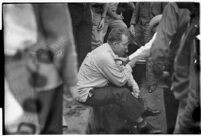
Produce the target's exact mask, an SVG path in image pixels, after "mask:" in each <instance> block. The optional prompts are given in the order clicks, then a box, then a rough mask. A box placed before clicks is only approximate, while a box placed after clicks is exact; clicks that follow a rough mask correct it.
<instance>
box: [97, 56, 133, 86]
mask: <svg viewBox="0 0 201 136" xmlns="http://www.w3.org/2000/svg"><path fill="white" fill-rule="evenodd" d="M97 62H98V63H97V66H98V68H99V70H100V71H101V73H102V74H103V75H104V77H105V78H106V79H108V81H109V82H111V83H113V84H115V85H117V86H123V85H125V84H126V83H127V82H128V79H129V78H130V75H131V74H132V69H131V67H130V65H126V66H122V65H118V64H116V63H115V61H114V60H113V59H107V58H106V57H105V58H100V59H99V60H98V61H97Z"/></svg>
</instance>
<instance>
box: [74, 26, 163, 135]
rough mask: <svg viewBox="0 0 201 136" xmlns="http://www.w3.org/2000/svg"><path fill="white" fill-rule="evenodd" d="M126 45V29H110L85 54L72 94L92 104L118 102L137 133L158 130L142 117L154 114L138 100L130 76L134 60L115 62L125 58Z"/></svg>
mask: <svg viewBox="0 0 201 136" xmlns="http://www.w3.org/2000/svg"><path fill="white" fill-rule="evenodd" d="M128 44H129V32H128V31H127V30H126V29H124V28H117V29H113V30H112V31H111V32H110V34H109V36H108V40H107V43H105V44H103V45H101V46H99V47H98V48H96V49H95V50H93V51H92V52H90V53H88V55H87V56H86V58H85V59H84V61H83V63H82V65H81V67H80V69H79V73H78V83H77V85H76V87H75V88H73V89H71V93H72V94H73V96H74V97H75V98H76V100H78V101H79V102H81V103H83V104H86V105H89V106H92V107H96V106H103V105H108V104H117V105H118V106H120V108H121V111H122V112H123V113H124V115H125V117H126V119H127V120H129V121H131V122H133V126H134V125H135V126H137V133H143V134H147V133H152V134H153V133H161V131H160V130H158V129H156V128H154V127H153V126H151V125H150V124H149V123H148V122H146V121H145V120H144V119H143V117H144V116H145V115H146V116H148V115H152V116H153V115H155V114H154V112H153V111H148V110H145V109H144V106H143V105H142V104H141V103H140V101H139V100H138V97H139V93H140V90H139V87H138V85H137V83H136V82H135V80H134V79H133V76H132V68H133V67H134V64H135V61H132V60H131V61H130V62H128V63H127V64H126V65H123V64H121V63H119V62H118V61H116V60H119V58H121V57H125V55H126V53H127V52H128ZM111 84H112V85H111ZM125 85H128V86H130V87H129V88H132V89H131V90H130V89H128V88H127V87H125ZM156 114H157V113H156ZM136 124H137V125H136ZM135 128H136V127H135Z"/></svg>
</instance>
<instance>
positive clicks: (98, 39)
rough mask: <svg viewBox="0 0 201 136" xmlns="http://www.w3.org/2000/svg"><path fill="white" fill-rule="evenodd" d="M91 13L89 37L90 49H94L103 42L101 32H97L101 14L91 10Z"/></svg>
mask: <svg viewBox="0 0 201 136" xmlns="http://www.w3.org/2000/svg"><path fill="white" fill-rule="evenodd" d="M91 13H92V23H93V25H92V35H91V38H92V39H91V49H92V50H93V49H95V48H97V47H98V46H100V45H101V44H102V43H103V41H102V32H101V31H100V30H98V28H97V27H98V25H99V23H100V21H101V13H96V11H95V9H94V8H92V9H91Z"/></svg>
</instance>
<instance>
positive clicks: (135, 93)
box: [131, 83, 140, 98]
mask: <svg viewBox="0 0 201 136" xmlns="http://www.w3.org/2000/svg"><path fill="white" fill-rule="evenodd" d="M131 93H132V95H133V96H134V97H136V98H139V96H140V89H139V86H138V85H137V83H135V84H134V85H133V86H132V92H131Z"/></svg>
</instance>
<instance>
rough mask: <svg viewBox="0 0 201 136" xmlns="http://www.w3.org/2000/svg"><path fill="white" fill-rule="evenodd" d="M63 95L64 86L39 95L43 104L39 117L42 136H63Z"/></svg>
mask: <svg viewBox="0 0 201 136" xmlns="http://www.w3.org/2000/svg"><path fill="white" fill-rule="evenodd" d="M62 94H63V86H62V85H61V86H59V87H57V88H55V89H52V90H48V91H43V92H39V93H38V94H37V98H38V99H39V101H40V102H41V111H40V112H39V114H38V116H39V123H40V126H41V128H42V132H41V133H42V134H62V98H63V97H62Z"/></svg>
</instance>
